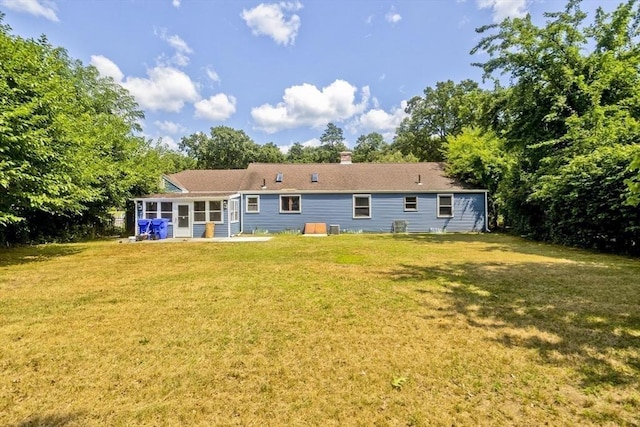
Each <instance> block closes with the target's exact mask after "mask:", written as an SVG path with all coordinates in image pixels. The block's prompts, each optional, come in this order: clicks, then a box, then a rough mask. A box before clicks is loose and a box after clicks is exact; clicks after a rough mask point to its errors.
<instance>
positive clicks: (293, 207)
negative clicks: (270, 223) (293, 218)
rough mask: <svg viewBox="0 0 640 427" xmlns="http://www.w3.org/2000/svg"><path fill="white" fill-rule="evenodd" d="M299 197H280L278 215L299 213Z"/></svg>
mask: <svg viewBox="0 0 640 427" xmlns="http://www.w3.org/2000/svg"><path fill="white" fill-rule="evenodd" d="M300 212H302V207H301V204H300V196H280V213H300Z"/></svg>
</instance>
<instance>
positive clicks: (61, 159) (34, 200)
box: [0, 14, 159, 241]
mask: <svg viewBox="0 0 640 427" xmlns="http://www.w3.org/2000/svg"><path fill="white" fill-rule="evenodd" d="M1 20H2V15H1V14H0V100H1V102H0V192H1V196H2V197H0V228H1V229H2V230H0V235H2V237H1V238H0V239H4V240H6V241H10V240H16V239H30V238H35V237H36V236H41V237H42V238H45V239H46V238H47V236H54V235H59V233H58V231H60V229H61V228H64V227H67V228H69V227H72V226H75V225H78V224H89V225H90V224H92V223H96V222H100V220H101V219H103V218H104V217H105V216H106V212H107V211H108V210H109V209H110V208H112V207H122V206H123V205H124V202H125V200H126V199H127V198H129V197H131V196H132V195H133V193H134V192H135V191H137V190H138V189H141V188H143V187H146V188H147V189H148V188H150V186H153V185H154V183H155V182H156V178H157V176H158V174H159V171H158V169H157V168H156V167H155V166H157V165H154V167H153V168H152V169H145V170H143V169H141V167H140V164H141V163H143V162H141V161H140V159H142V158H144V157H145V156H148V154H149V152H150V147H149V146H148V144H147V143H146V141H145V140H144V139H143V138H141V137H139V136H136V132H137V131H138V130H139V126H138V120H139V119H141V118H142V117H143V114H142V112H141V111H140V110H138V108H137V105H136V104H135V102H134V100H133V98H132V97H131V96H129V94H128V93H127V92H126V91H125V90H124V89H123V88H122V87H121V86H119V85H117V84H116V83H115V82H114V81H113V80H112V79H107V78H102V77H100V76H99V74H98V72H97V70H96V69H95V68H93V67H84V66H83V65H82V64H81V63H80V62H79V61H74V60H72V59H71V58H69V56H68V55H67V52H66V51H65V50H64V49H62V48H56V47H53V46H51V45H50V44H49V42H48V41H47V39H46V38H45V37H44V36H43V37H41V38H39V39H38V40H32V39H22V38H20V37H16V36H13V35H11V34H10V28H9V27H8V26H6V25H2V24H1ZM145 182H148V183H150V184H146V185H145Z"/></svg>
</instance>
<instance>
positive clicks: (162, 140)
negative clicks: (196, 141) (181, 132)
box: [155, 135, 178, 150]
mask: <svg viewBox="0 0 640 427" xmlns="http://www.w3.org/2000/svg"><path fill="white" fill-rule="evenodd" d="M155 140H156V145H160V144H166V145H167V147H169V148H170V149H172V150H177V149H178V142H177V141H176V140H175V139H173V137H171V136H169V135H163V136H158V137H156V138H155Z"/></svg>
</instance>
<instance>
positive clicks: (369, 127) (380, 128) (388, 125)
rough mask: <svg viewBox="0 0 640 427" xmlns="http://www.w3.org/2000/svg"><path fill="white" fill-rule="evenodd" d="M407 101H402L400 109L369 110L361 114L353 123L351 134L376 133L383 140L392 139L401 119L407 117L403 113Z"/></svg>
mask: <svg viewBox="0 0 640 427" xmlns="http://www.w3.org/2000/svg"><path fill="white" fill-rule="evenodd" d="M406 108H407V101H402V102H401V103H400V107H397V108H393V109H392V110H391V111H390V112H386V111H384V110H381V109H378V108H376V109H371V110H369V111H367V112H366V113H364V114H362V115H361V116H360V117H358V119H357V120H356V121H355V122H354V123H353V125H352V127H353V129H352V132H354V133H357V132H359V133H368V132H378V133H380V134H382V136H383V137H384V138H385V140H388V141H390V140H391V139H393V136H394V134H395V131H396V128H397V127H398V126H400V123H401V122H402V119H404V118H405V117H407V116H408V114H407V113H406V112H405V109H406Z"/></svg>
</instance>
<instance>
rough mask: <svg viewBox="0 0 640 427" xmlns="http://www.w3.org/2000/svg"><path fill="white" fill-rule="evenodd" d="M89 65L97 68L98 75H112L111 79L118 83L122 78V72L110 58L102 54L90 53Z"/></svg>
mask: <svg viewBox="0 0 640 427" xmlns="http://www.w3.org/2000/svg"><path fill="white" fill-rule="evenodd" d="M89 63H90V64H91V65H93V66H94V67H96V68H97V69H98V72H99V73H100V75H102V76H104V77H112V78H113V80H115V81H116V82H118V83H120V82H122V79H123V78H124V74H123V73H122V71H120V67H118V66H117V65H116V64H115V63H114V62H113V61H112V60H110V59H109V58H107V57H105V56H102V55H91V61H90V62H89Z"/></svg>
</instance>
